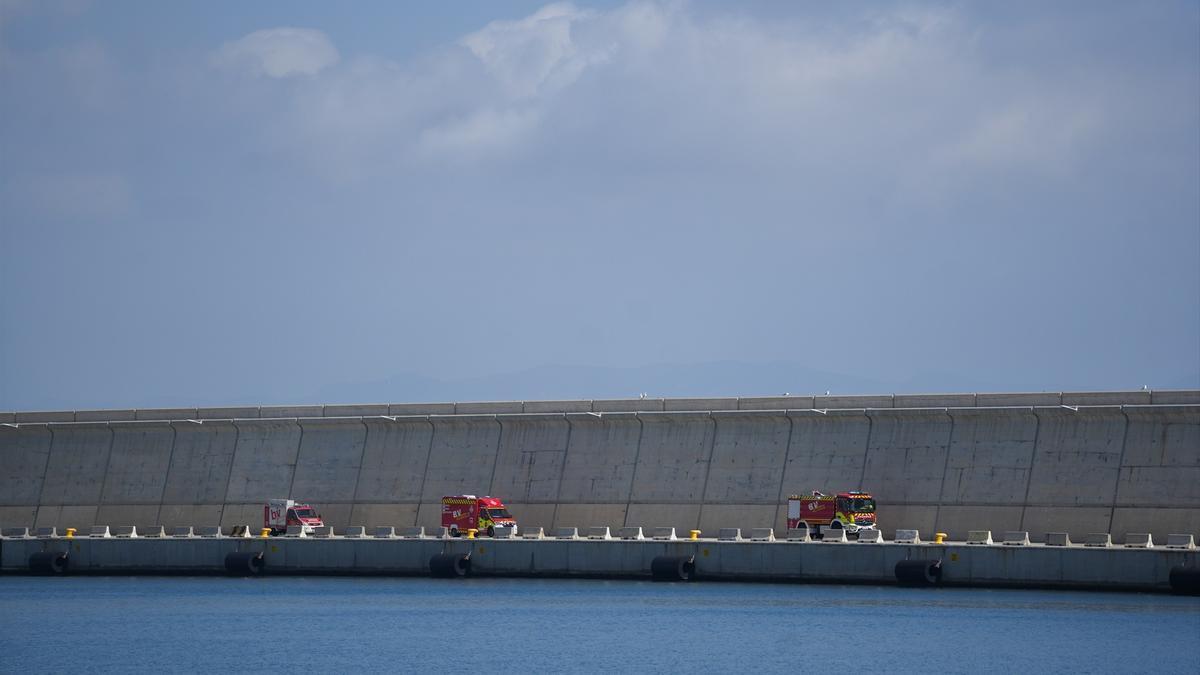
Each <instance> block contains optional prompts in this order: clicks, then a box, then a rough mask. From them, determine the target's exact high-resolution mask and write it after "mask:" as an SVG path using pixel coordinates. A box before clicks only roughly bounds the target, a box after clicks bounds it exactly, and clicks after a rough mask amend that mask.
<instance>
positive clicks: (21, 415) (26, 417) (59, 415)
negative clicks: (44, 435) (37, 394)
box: [14, 410, 75, 424]
mask: <svg viewBox="0 0 1200 675" xmlns="http://www.w3.org/2000/svg"><path fill="white" fill-rule="evenodd" d="M14 419H15V420H16V422H17V424H31V423H34V422H42V423H45V422H74V421H75V411H74V410H31V411H27V412H18V413H16V416H15V418H14Z"/></svg>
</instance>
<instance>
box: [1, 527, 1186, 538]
mask: <svg viewBox="0 0 1200 675" xmlns="http://www.w3.org/2000/svg"><path fill="white" fill-rule="evenodd" d="M1172 536H1174V535H1172ZM0 537H3V538H5V539H28V538H29V528H28V527H6V528H3V529H0Z"/></svg>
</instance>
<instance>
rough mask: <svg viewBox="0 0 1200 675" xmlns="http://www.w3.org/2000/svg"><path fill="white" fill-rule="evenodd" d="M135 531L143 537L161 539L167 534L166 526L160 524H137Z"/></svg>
mask: <svg viewBox="0 0 1200 675" xmlns="http://www.w3.org/2000/svg"><path fill="white" fill-rule="evenodd" d="M137 531H138V536H139V537H141V538H143V539H146V538H150V539H162V538H163V537H165V536H167V528H165V527H163V526H162V525H139V526H138V529H137Z"/></svg>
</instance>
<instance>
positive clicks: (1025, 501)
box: [1017, 408, 1042, 531]
mask: <svg viewBox="0 0 1200 675" xmlns="http://www.w3.org/2000/svg"><path fill="white" fill-rule="evenodd" d="M1029 412H1030V413H1032V414H1033V419H1034V420H1035V421H1034V425H1033V451H1032V452H1030V453H1029V475H1027V476H1025V497H1024V498H1022V499H1021V522H1020V524H1018V525H1017V529H1018V530H1022V531H1024V530H1025V511H1026V510H1028V509H1029V488H1030V487H1031V486H1032V485H1033V463H1034V462H1036V461H1037V451H1038V443H1040V442H1041V439H1042V416H1041V415H1039V414H1037V411H1036V410H1034V409H1033V408H1030V409H1029Z"/></svg>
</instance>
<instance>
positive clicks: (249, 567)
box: [225, 551, 267, 577]
mask: <svg viewBox="0 0 1200 675" xmlns="http://www.w3.org/2000/svg"><path fill="white" fill-rule="evenodd" d="M266 567H267V562H266V561H265V560H263V554H262V551H234V552H233V553H229V554H226V556H225V571H226V572H228V573H229V574H232V575H235V576H242V577H256V576H258V575H260V574H262V573H263V570H264V569H266Z"/></svg>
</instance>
